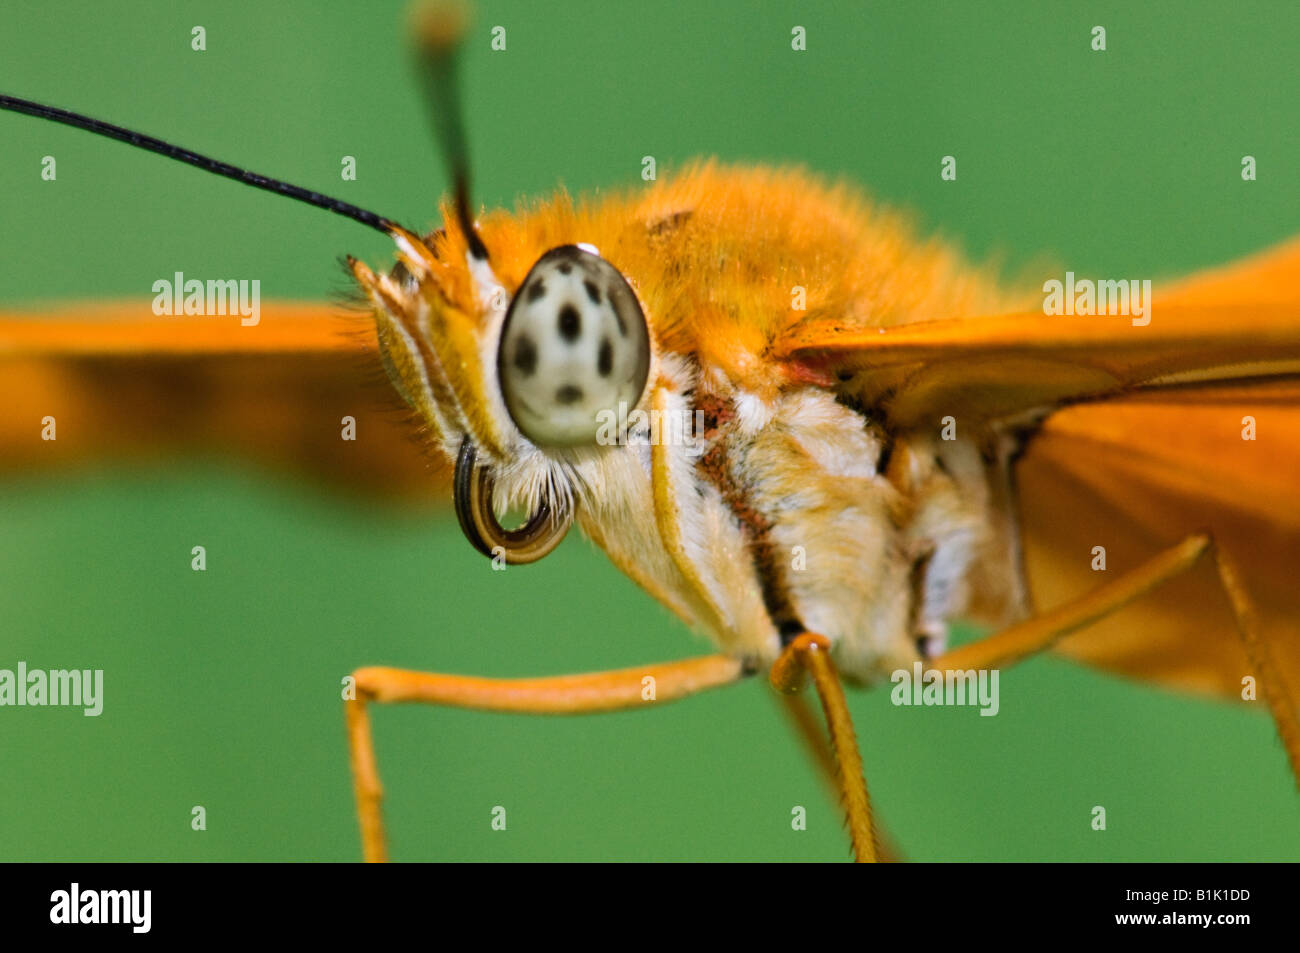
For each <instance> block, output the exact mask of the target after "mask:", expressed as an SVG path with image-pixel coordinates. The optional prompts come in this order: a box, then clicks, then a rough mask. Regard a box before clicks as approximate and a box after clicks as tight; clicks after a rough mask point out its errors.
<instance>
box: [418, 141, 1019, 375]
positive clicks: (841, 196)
mask: <svg viewBox="0 0 1300 953" xmlns="http://www.w3.org/2000/svg"><path fill="white" fill-rule="evenodd" d="M444 217H445V220H446V222H447V234H445V235H444V236H443V237H441V238H440V239H439V240H438V241H439V245H440V246H441V247H440V248H439V255H440V257H441V258H442V260H443V261H444V262H445V263H446V268H445V271H444V273H443V274H442V275H440V276H439V277H440V282H439V283H440V284H441V285H442V289H443V293H444V294H446V295H447V297H448V298H449V299H450V300H451V302H452V303H453V304H454V305H455V306H457V307H458V308H460V309H462V310H464V311H466V312H467V313H472V312H473V311H474V306H473V294H474V291H473V285H472V282H471V281H470V279H469V276H468V273H467V271H466V269H465V266H464V240H463V237H462V236H461V235H460V234H459V232H458V227H457V225H456V216H455V215H454V214H453V213H452V210H451V208H450V206H448V207H445V208H444ZM479 227H480V232H481V235H482V238H483V241H484V243H485V244H486V245H487V247H488V249H489V252H490V254H491V261H492V268H493V270H494V272H495V273H496V275H497V276H498V277H499V278H500V280H501V281H502V283H503V284H504V286H505V288H506V289H507V291H509V292H510V293H512V294H513V292H514V291H515V290H516V289H517V288H518V287H519V285H520V284H521V283H522V282H523V280H524V277H525V276H526V275H527V273H528V270H529V269H530V268H531V267H532V265H533V263H534V262H536V261H537V260H538V258H539V257H540V256H541V255H542V254H543V253H544V252H546V251H547V250H548V249H551V248H554V247H556V246H558V245H565V244H576V243H579V242H583V243H587V244H591V245H595V246H596V247H597V248H598V249H599V250H600V253H601V255H602V256H603V257H604V258H606V259H607V260H608V261H609V262H610V263H611V264H613V265H614V266H615V267H616V268H618V269H619V270H620V271H621V272H622V273H623V274H624V275H625V276H626V277H627V279H628V281H629V282H630V283H631V285H632V287H633V288H634V289H635V291H636V293H637V295H638V296H639V297H640V298H641V301H642V304H643V306H644V308H645V312H646V316H647V319H648V321H649V323H650V326H651V333H652V335H653V337H654V339H655V341H656V342H657V345H658V346H659V347H660V348H662V349H664V350H666V351H670V352H675V353H678V354H691V355H694V356H696V357H697V358H698V359H699V361H700V363H701V364H704V365H706V366H713V367H716V368H718V369H719V370H721V371H722V372H724V373H725V374H726V375H727V377H728V378H729V379H730V380H731V381H732V383H734V384H735V385H736V386H739V387H742V388H745V389H746V390H749V391H751V392H753V393H755V394H759V395H770V394H772V393H774V392H775V390H777V389H780V387H781V386H782V385H784V384H786V383H797V382H806V380H807V378H806V376H803V375H805V374H806V369H804V368H802V367H801V366H799V365H797V364H790V365H783V364H781V363H780V359H781V358H783V357H784V356H785V355H784V353H783V350H782V347H781V342H782V341H783V339H784V338H785V337H786V336H787V335H788V334H789V333H790V332H791V331H792V330H794V329H795V328H796V327H797V326H798V325H799V324H800V323H801V322H803V321H805V320H815V319H822V320H825V319H827V318H832V319H834V320H836V321H842V322H843V324H844V326H845V327H846V328H862V327H890V326H894V325H899V324H906V323H911V322H916V321H923V320H933V319H937V318H945V317H957V316H963V315H976V314H987V313H992V312H996V311H998V310H1000V309H1003V308H1005V307H1006V306H1008V299H1007V298H1006V297H1004V296H1003V295H1001V294H1000V293H999V292H998V290H997V288H996V286H995V284H994V282H993V281H992V279H991V277H990V276H988V275H986V274H982V273H980V272H978V271H975V270H972V269H970V268H969V267H968V266H966V265H965V264H964V263H963V262H962V260H961V258H960V257H959V256H958V255H957V253H956V252H954V250H953V249H952V248H951V247H949V246H948V245H946V244H943V243H942V242H939V241H920V240H918V239H917V238H916V236H915V234H914V232H913V230H912V228H911V227H910V226H909V223H908V222H907V220H906V219H905V218H904V217H903V216H901V215H899V214H898V213H895V212H892V211H888V210H885V209H883V208H880V207H878V206H875V205H873V204H872V203H871V202H870V201H869V200H867V199H866V198H865V197H864V196H863V195H862V194H861V193H860V192H858V191H857V190H855V189H853V188H851V187H848V186H844V185H839V186H827V185H826V184H825V183H823V182H821V181H820V180H818V179H817V178H816V177H814V176H812V175H810V174H809V173H807V172H804V171H801V170H797V169H769V168H761V167H760V168H745V167H727V166H722V165H719V164H717V163H715V162H705V163H700V164H697V165H693V166H690V167H688V168H687V169H685V170H684V171H682V172H681V173H678V174H676V175H673V176H671V177H670V178H668V179H666V180H663V181H660V182H655V183H653V184H651V185H648V186H646V187H644V188H643V189H639V190H628V191H624V192H620V193H616V194H613V195H608V196H596V197H593V198H590V199H580V200H578V201H576V202H575V201H574V200H573V199H572V198H571V197H570V196H569V195H568V194H567V193H565V192H559V193H557V194H556V195H555V196H554V197H552V198H550V199H545V200H541V201H536V202H530V203H526V204H524V205H522V206H521V207H520V208H519V209H518V210H517V211H516V212H515V213H514V214H513V215H511V214H508V213H505V212H499V211H498V212H491V213H488V214H486V215H484V216H483V217H482V218H481V220H480V222H479ZM796 288H803V289H804V290H805V298H806V300H805V306H806V310H803V311H800V310H796V309H795V307H794V305H795V304H796V292H795V290H794V289H796Z"/></svg>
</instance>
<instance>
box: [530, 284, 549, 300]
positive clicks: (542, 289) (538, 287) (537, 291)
mask: <svg viewBox="0 0 1300 953" xmlns="http://www.w3.org/2000/svg"><path fill="white" fill-rule="evenodd" d="M544 294H546V285H544V284H543V283H542V280H541V279H540V278H539V279H537V280H536V281H535V282H533V286H532V287H531V288H529V289H528V300H529V301H530V302H532V301H536V300H537V299H538V298H540V297H541V296H542V295H544Z"/></svg>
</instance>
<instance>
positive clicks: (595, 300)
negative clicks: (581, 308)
mask: <svg viewBox="0 0 1300 953" xmlns="http://www.w3.org/2000/svg"><path fill="white" fill-rule="evenodd" d="M582 286H583V287H584V288H586V289H587V297H588V298H590V299H591V303H592V304H600V289H599V288H597V287H596V282H594V281H592V280H591V279H590V278H588V279H586V280H585V281H583V283H582Z"/></svg>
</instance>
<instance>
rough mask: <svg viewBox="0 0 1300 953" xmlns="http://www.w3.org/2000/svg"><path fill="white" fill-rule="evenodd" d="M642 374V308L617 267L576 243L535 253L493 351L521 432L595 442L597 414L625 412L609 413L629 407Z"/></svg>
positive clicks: (645, 341)
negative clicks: (621, 407)
mask: <svg viewBox="0 0 1300 953" xmlns="http://www.w3.org/2000/svg"><path fill="white" fill-rule="evenodd" d="M649 372H650V335H649V332H648V331H647V329H646V321H645V315H644V314H642V312H641V305H640V304H639V303H638V302H637V300H636V295H635V294H633V292H632V289H631V287H630V286H629V285H628V283H627V280H626V279H625V278H624V277H623V276H622V275H621V274H619V272H618V269H616V268H615V267H614V266H613V265H611V264H610V263H609V262H607V261H605V259H603V258H601V257H600V256H599V255H596V254H593V253H592V252H589V251H587V250H586V249H585V248H579V247H578V246H577V245H563V246H561V247H559V248H553V249H551V250H550V251H548V252H547V253H546V254H545V255H543V256H542V257H541V258H540V259H539V260H538V262H537V264H535V265H534V266H533V268H532V270H531V271H530V272H529V273H528V277H527V278H525V279H524V283H523V284H522V285H520V286H519V291H518V292H517V293H516V294H515V296H514V299H513V300H512V301H511V302H510V310H509V311H507V312H506V319H505V326H504V328H503V329H502V332H501V348H500V350H499V351H498V352H497V374H498V377H499V378H500V381H501V393H502V396H503V397H504V398H505V402H506V409H507V410H509V411H510V416H511V418H513V419H514V422H515V425H516V426H518V427H519V430H520V431H521V432H522V433H523V435H524V436H525V437H527V438H528V439H529V440H531V441H532V442H533V443H535V444H537V445H538V446H543V447H577V446H584V445H585V446H589V445H592V444H595V443H596V442H597V431H598V430H599V429H600V428H601V426H602V424H603V423H604V421H605V420H607V419H614V420H617V419H626V414H625V413H624V414H623V415H620V416H617V417H613V418H610V417H609V414H610V413H613V414H618V413H619V405H620V404H621V405H623V406H624V407H625V408H626V410H627V411H631V410H632V408H633V407H635V406H636V403H637V401H638V400H640V399H641V392H642V391H643V390H644V389H645V383H646V377H647V375H648V374H649ZM602 412H604V413H602Z"/></svg>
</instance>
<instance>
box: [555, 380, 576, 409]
mask: <svg viewBox="0 0 1300 953" xmlns="http://www.w3.org/2000/svg"><path fill="white" fill-rule="evenodd" d="M580 400H582V388H581V387H574V386H573V385H572V384H565V385H564V386H563V387H560V388H558V389H557V390H556V391H555V402H556V403H557V404H576V403H577V402H578V401H580Z"/></svg>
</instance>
